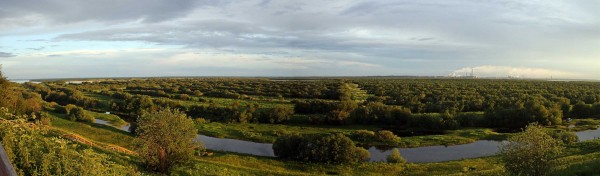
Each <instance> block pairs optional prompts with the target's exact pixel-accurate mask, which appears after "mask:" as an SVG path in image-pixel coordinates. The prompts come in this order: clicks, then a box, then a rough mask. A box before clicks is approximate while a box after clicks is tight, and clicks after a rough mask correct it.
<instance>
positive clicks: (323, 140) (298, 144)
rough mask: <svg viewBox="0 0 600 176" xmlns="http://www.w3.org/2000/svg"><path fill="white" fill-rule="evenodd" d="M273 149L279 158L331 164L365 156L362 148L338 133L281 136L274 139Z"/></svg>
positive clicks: (361, 158)
mask: <svg viewBox="0 0 600 176" xmlns="http://www.w3.org/2000/svg"><path fill="white" fill-rule="evenodd" d="M273 150H274V152H275V155H276V156H278V157H280V158H287V159H293V160H301V161H311V162H321V163H333V164H338V163H354V162H359V161H364V160H365V158H366V156H367V155H366V153H365V150H364V149H362V148H358V147H356V146H355V145H354V142H352V140H350V138H348V137H346V136H344V135H343V134H339V133H338V134H328V135H309V136H298V135H293V136H283V137H280V138H278V139H277V141H275V143H274V144H273ZM367 153H368V151H367Z"/></svg>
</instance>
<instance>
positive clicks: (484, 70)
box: [450, 65, 589, 78]
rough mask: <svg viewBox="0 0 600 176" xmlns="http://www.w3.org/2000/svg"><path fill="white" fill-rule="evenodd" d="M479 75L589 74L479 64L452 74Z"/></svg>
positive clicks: (522, 76) (559, 75) (569, 75)
mask: <svg viewBox="0 0 600 176" xmlns="http://www.w3.org/2000/svg"><path fill="white" fill-rule="evenodd" d="M471 71H473V73H474V76H478V77H519V78H551V77H552V78H585V77H588V76H589V75H585V74H582V73H576V72H569V71H562V70H552V69H544V68H531V67H511V66H493V65H485V66H477V67H466V68H461V69H458V70H455V71H453V72H452V73H451V74H450V75H457V76H460V75H470V73H471Z"/></svg>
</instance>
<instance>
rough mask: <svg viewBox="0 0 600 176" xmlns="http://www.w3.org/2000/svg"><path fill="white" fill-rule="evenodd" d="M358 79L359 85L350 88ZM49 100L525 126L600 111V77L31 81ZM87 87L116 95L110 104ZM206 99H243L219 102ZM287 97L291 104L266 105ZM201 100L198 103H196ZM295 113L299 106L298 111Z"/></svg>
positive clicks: (390, 124)
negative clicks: (596, 80)
mask: <svg viewBox="0 0 600 176" xmlns="http://www.w3.org/2000/svg"><path fill="white" fill-rule="evenodd" d="M349 85H355V86H349ZM26 87H28V88H30V89H31V90H33V91H34V92H37V93H39V94H40V95H41V97H42V98H43V99H44V100H45V101H48V102H56V103H58V105H62V106H66V105H68V104H74V105H77V106H81V107H83V108H86V109H95V110H107V111H114V112H117V113H120V114H123V115H127V116H132V117H135V116H139V115H141V114H142V113H144V112H153V111H156V110H158V109H160V108H161V107H162V108H164V107H169V108H173V109H180V110H181V111H183V112H185V113H186V114H187V115H188V116H190V117H193V118H204V119H206V120H210V121H216V122H227V123H288V121H289V120H290V119H291V118H292V116H293V115H294V114H301V115H304V116H303V117H304V118H302V119H297V120H296V121H294V122H295V123H309V124H316V125H319V124H324V125H349V124H371V125H377V124H379V125H382V126H386V128H391V129H396V130H406V129H412V130H451V129H458V128H462V127H491V128H506V129H520V128H523V127H524V126H525V125H527V124H529V123H532V122H537V123H539V124H542V125H557V124H561V123H562V121H563V119H567V118H589V117H597V116H599V115H600V83H594V82H552V81H541V80H540V81H535V80H455V79H438V80H425V79H365V78H363V79H335V80H334V79H332V80H269V79H235V78H201V79H148V80H133V81H120V80H114V81H101V82H87V83H83V84H81V85H79V84H66V83H64V82H48V83H44V84H27V85H26ZM86 93H87V94H88V95H89V94H94V95H101V96H106V97H110V98H111V101H110V102H109V103H101V102H100V101H98V100H97V99H94V98H91V97H89V96H86ZM206 97H216V98H227V99H234V100H240V102H241V101H245V102H251V103H244V104H242V103H240V102H238V101H234V102H231V103H230V104H219V103H215V102H212V100H209V99H207V98H206ZM264 101H281V102H283V103H288V104H289V103H292V104H293V110H291V109H290V107H289V106H281V105H279V106H277V107H264V106H261V104H262V103H261V102H264ZM190 102H198V103H190ZM292 111H293V112H292Z"/></svg>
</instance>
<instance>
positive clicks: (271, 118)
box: [259, 106, 294, 123]
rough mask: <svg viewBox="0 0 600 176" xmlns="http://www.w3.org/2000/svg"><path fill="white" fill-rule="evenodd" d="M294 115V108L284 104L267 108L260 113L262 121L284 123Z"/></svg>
mask: <svg viewBox="0 0 600 176" xmlns="http://www.w3.org/2000/svg"><path fill="white" fill-rule="evenodd" d="M292 115H294V110H293V109H290V108H286V107H284V106H277V107H275V108H271V109H267V110H265V111H263V112H262V113H261V115H260V118H259V121H260V122H261V123H284V122H285V121H287V120H289V119H290V117H292Z"/></svg>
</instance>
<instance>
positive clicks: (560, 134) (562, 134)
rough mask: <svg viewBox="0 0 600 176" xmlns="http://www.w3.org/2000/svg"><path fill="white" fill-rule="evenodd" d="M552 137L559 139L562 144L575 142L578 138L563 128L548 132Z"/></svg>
mask: <svg viewBox="0 0 600 176" xmlns="http://www.w3.org/2000/svg"><path fill="white" fill-rule="evenodd" d="M549 134H550V136H552V138H554V139H556V140H559V141H561V142H562V143H563V144H567V145H571V144H575V143H576V142H577V141H578V140H579V138H578V137H577V135H576V134H575V133H574V132H571V131H564V130H554V131H550V132H549Z"/></svg>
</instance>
